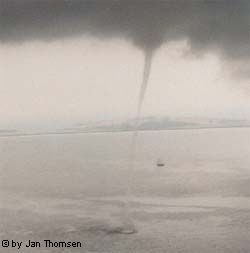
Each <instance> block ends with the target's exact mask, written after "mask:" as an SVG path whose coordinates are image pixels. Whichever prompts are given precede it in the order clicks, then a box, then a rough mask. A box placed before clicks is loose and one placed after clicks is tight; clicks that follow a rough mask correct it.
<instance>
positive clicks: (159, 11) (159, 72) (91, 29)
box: [0, 0, 250, 126]
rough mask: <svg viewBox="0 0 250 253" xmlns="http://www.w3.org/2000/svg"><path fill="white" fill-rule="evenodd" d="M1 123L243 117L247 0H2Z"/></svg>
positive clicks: (248, 76)
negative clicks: (138, 114) (145, 77)
mask: <svg viewBox="0 0 250 253" xmlns="http://www.w3.org/2000/svg"><path fill="white" fill-rule="evenodd" d="M0 3H1V7H2V8H1V18H0V22H1V24H3V25H2V26H1V28H0V59H1V60H0V64H1V66H0V67H1V68H0V69H1V80H0V101H1V106H0V126H1V125H2V126H4V125H13V126H14V125H18V124H25V123H27V124H29V123H30V124H34V123H39V124H40V123H41V124H42V123H43V122H53V124H54V123H56V122H72V123H75V122H76V123H79V122H81V121H85V120H96V119H105V118H107V119H116V118H124V119H125V118H128V117H133V116H135V111H136V105H137V98H138V93H139V88H140V83H141V80H142V72H143V65H144V55H145V53H146V52H147V51H153V53H154V55H153V61H152V69H151V73H150V77H149V85H148V89H147V93H146V95H145V101H144V104H143V109H142V114H143V115H145V116H146V115H156V116H161V115H163V116H170V117H182V116H192V117H228V118H246V119H250V35H249V32H250V12H249V10H250V9H249V3H250V2H249V1H218V2H216V1H213V2H211V1H210V2H208V1H192V2H191V1H184V2H183V1H174V2H167V1H165V2H164V1H159V2H158V1H126V0H123V1H70V0H69V1H59V0H54V1H53V0H51V1H47V0H45V1H30V0H19V1H16V0H13V1H5V0H0Z"/></svg>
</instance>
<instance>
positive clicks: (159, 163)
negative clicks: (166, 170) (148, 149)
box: [156, 159, 165, 167]
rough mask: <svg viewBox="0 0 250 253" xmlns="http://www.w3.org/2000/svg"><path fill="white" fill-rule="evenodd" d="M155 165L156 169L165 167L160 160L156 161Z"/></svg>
mask: <svg viewBox="0 0 250 253" xmlns="http://www.w3.org/2000/svg"><path fill="white" fill-rule="evenodd" d="M156 165H157V166H158V167H163V166H165V163H164V162H163V161H162V160H160V159H158V161H157V163H156Z"/></svg>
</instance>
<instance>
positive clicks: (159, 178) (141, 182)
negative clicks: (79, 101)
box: [0, 128, 250, 253]
mask: <svg viewBox="0 0 250 253" xmlns="http://www.w3.org/2000/svg"><path fill="white" fill-rule="evenodd" d="M131 139H132V133H131V132H115V133H81V134H79V133H71V134H54V135H46V134H45V135H39V136H12V137H1V138H0V173H1V174H0V239H1V243H2V244H1V245H0V252H3V253H4V252H24V253H25V252H32V253H36V252H37V253H52V252H64V253H66V252H79V253H80V252H93V253H97V252H103V253H151V252H152V253H153V252H154V253H177V252H178V253H201V252H202V253H249V252H250V243H249V240H250V239H249V238H250V128H217V129H216V128H214V129H185V130H164V131H140V132H139V135H138V138H137V145H136V150H135V154H134V161H133V166H131V160H130V159H131V154H130V153H131ZM159 159H160V160H161V161H162V163H164V166H157V161H158V160H159ZM128 223H133V226H134V230H133V232H131V233H126V232H124V231H126V230H124V227H126V226H127V224H128ZM3 240H8V241H9V246H8V247H3ZM29 240H30V241H35V242H43V241H44V240H51V241H52V242H81V247H63V248H61V247H60V248H59V247H45V246H44V244H43V243H42V247H34V248H30V247H25V246H24V245H25V244H27V243H28V242H29ZM12 241H13V242H22V243H23V244H22V246H21V247H20V248H19V249H17V247H13V245H14V244H13V243H12ZM11 243H12V244H11Z"/></svg>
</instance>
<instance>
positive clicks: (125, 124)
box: [0, 117, 250, 137]
mask: <svg viewBox="0 0 250 253" xmlns="http://www.w3.org/2000/svg"><path fill="white" fill-rule="evenodd" d="M135 122H136V121H135V119H128V120H124V121H123V120H120V121H117V120H116V121H115V120H114V121H111V120H107V121H105V120H102V121H88V122H84V123H78V124H75V125H70V126H66V127H65V126H64V127H60V128H56V129H55V128H48V127H47V128H46V129H44V128H43V129H34V128H33V129H28V128H26V129H1V128H0V136H2V137H4V136H26V135H45V134H46V135H47V134H73V133H98V132H100V133H101V132H124V131H133V130H134V129H135ZM235 127H250V120H245V119H226V118H224V119H215V118H212V119H211V118H189V117H185V118H169V117H144V118H141V119H140V121H139V124H138V130H139V131H147V130H174V129H176V130H178V129H203V128H235Z"/></svg>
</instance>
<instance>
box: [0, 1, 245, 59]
mask: <svg viewBox="0 0 250 253" xmlns="http://www.w3.org/2000/svg"><path fill="white" fill-rule="evenodd" d="M0 3H1V16H0V24H1V28H0V29H1V30H0V41H1V42H2V43H4V42H5V43H11V42H22V41H28V40H34V39H36V40H49V41H50V40H54V39H60V38H65V37H74V36H81V35H83V34H87V35H92V36H96V37H100V38H111V37H122V38H125V39H128V40H131V41H133V43H135V44H136V45H137V46H139V47H140V48H142V49H145V50H150V49H155V48H157V47H158V46H160V45H161V44H162V43H163V42H167V41H170V40H177V39H184V38H186V39H188V40H189V42H190V45H191V48H192V49H193V50H194V51H197V52H200V51H204V50H210V49H212V50H215V51H218V53H222V54H223V55H224V56H227V57H229V58H238V59H240V58H241V59H244V58H250V37H249V33H250V1H249V0H237V1H236V0H231V1H230V0H224V1H219V0H218V1H187V0H186V1H178V0H176V1H158V0H154V1H153V0H150V1H143V0H141V1H138V0H133V1H129V0H120V1H105V0H102V1H101V0H99V1H93V0H92V1H80V0H68V1H62V0H33V1H32V0H0Z"/></svg>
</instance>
